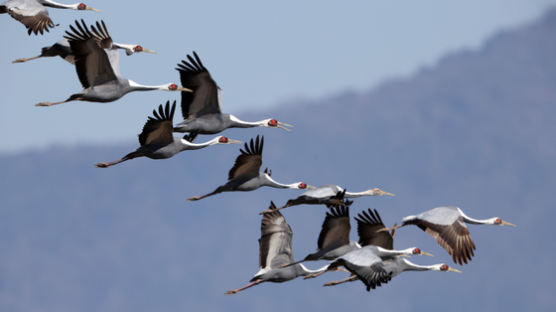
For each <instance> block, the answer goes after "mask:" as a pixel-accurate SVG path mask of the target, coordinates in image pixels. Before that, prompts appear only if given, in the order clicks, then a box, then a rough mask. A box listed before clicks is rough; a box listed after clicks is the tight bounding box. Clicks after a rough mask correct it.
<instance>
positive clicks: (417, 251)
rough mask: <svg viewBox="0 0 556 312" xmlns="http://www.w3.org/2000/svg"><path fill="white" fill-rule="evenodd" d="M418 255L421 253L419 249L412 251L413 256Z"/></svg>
mask: <svg viewBox="0 0 556 312" xmlns="http://www.w3.org/2000/svg"><path fill="white" fill-rule="evenodd" d="M420 253H421V250H420V249H419V248H415V249H413V254H414V255H418V254H420Z"/></svg>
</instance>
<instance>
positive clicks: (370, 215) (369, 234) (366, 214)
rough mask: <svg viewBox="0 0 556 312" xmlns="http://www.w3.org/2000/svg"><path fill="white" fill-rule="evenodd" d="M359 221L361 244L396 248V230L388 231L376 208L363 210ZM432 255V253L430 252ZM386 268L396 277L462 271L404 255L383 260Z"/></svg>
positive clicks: (340, 281)
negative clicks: (426, 272)
mask: <svg viewBox="0 0 556 312" xmlns="http://www.w3.org/2000/svg"><path fill="white" fill-rule="evenodd" d="M355 220H356V221H357V232H358V233H359V244H361V245H364V246H365V245H375V246H379V247H382V248H384V249H394V232H395V230H392V232H391V233H390V232H388V231H386V230H385V229H386V227H385V226H384V222H382V218H381V217H380V215H379V214H378V211H376V209H375V210H374V211H373V210H371V209H368V210H367V211H365V210H363V211H362V212H361V213H359V214H358V215H357V217H355ZM429 255H430V254H429ZM383 263H384V270H385V271H386V273H388V274H389V275H390V277H392V278H393V277H395V276H397V275H398V274H400V273H402V272H405V271H442V272H446V271H449V272H458V273H461V272H460V271H458V270H456V269H454V268H451V267H449V266H448V265H446V264H444V263H440V264H433V265H417V264H415V263H413V262H411V261H409V260H407V259H406V258H404V257H399V256H398V257H394V258H392V259H387V260H384V261H383ZM357 279H358V278H357V276H356V275H352V276H350V277H348V278H346V279H343V280H339V281H333V282H328V283H326V284H324V286H334V285H338V284H342V283H345V282H352V281H356V280H357Z"/></svg>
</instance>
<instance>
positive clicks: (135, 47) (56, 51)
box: [12, 21, 156, 64]
mask: <svg viewBox="0 0 556 312" xmlns="http://www.w3.org/2000/svg"><path fill="white" fill-rule="evenodd" d="M96 24H97V28H96V30H97V31H98V32H100V33H102V37H99V36H97V35H96V34H95V32H93V36H94V37H95V38H96V39H97V43H98V44H99V45H100V46H101V47H102V48H103V49H104V50H105V51H106V50H118V49H120V50H124V51H125V52H126V54H127V55H133V54H135V53H143V52H144V53H151V54H155V53H156V52H155V51H154V50H149V49H145V48H144V47H142V46H141V45H139V44H125V43H117V42H112V41H110V40H103V38H110V37H111V36H110V34H109V33H108V28H107V27H106V25H105V24H104V21H101V22H100V23H99V22H97V23H96ZM55 56H59V57H61V58H62V59H64V60H65V61H67V62H69V63H71V64H75V55H74V54H73V52H72V51H71V47H70V44H69V41H68V39H66V38H62V40H60V41H58V42H56V43H55V44H53V45H51V46H48V47H44V48H42V49H41V54H39V55H37V56H34V57H29V58H25V57H23V58H18V59H17V60H15V61H12V63H24V62H28V61H32V60H35V59H38V58H41V57H55Z"/></svg>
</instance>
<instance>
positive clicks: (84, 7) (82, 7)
mask: <svg viewBox="0 0 556 312" xmlns="http://www.w3.org/2000/svg"><path fill="white" fill-rule="evenodd" d="M77 8H78V9H79V10H85V9H86V8H87V5H85V3H80V4H79V6H78V7H77Z"/></svg>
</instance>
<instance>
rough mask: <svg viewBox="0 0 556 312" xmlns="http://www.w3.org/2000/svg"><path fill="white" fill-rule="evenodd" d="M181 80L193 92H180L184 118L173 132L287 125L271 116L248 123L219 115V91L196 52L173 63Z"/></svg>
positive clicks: (215, 131) (206, 131)
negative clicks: (175, 64)
mask: <svg viewBox="0 0 556 312" xmlns="http://www.w3.org/2000/svg"><path fill="white" fill-rule="evenodd" d="M176 70H177V71H178V72H179V73H180V78H181V83H182V85H183V86H184V87H186V88H188V89H191V90H193V92H182V100H181V108H182V115H183V119H184V121H183V122H181V123H180V124H178V125H176V126H175V127H174V131H175V132H191V131H193V132H198V133H200V134H216V133H219V132H221V131H223V130H226V129H228V128H251V127H271V128H282V129H285V130H288V129H287V128H285V126H290V125H288V124H285V123H281V122H278V121H276V120H275V119H271V118H269V119H265V120H261V121H255V122H248V121H243V120H240V119H239V118H237V117H235V116H233V115H229V114H223V113H222V110H221V90H220V88H219V87H218V85H217V84H216V82H215V81H214V79H212V76H211V75H210V73H209V72H208V70H207V69H206V67H205V66H204V65H203V63H202V62H201V59H200V58H199V56H198V55H197V53H196V52H193V56H191V55H187V61H186V60H183V61H182V62H181V63H180V64H178V65H177V68H176Z"/></svg>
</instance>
